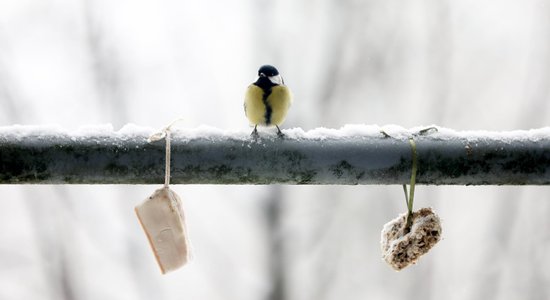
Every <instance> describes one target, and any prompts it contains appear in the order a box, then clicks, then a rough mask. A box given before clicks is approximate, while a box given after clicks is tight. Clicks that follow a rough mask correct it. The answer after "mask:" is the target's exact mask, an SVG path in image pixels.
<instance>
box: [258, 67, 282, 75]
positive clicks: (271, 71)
mask: <svg viewBox="0 0 550 300" xmlns="http://www.w3.org/2000/svg"><path fill="white" fill-rule="evenodd" d="M262 74H263V75H262ZM277 75H279V71H277V69H275V67H274V66H270V65H263V66H261V67H260V69H259V70H258V76H260V77H261V76H263V77H271V76H277Z"/></svg>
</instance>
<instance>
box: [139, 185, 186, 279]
mask: <svg viewBox="0 0 550 300" xmlns="http://www.w3.org/2000/svg"><path fill="white" fill-rule="evenodd" d="M135 211H136V214H137V217H138V219H139V222H140V223H141V226H142V227H143V230H144V231H145V234H146V235H147V239H148V240H149V244H150V245H151V248H152V249H153V253H154V254H155V257H156V259H157V262H158V264H159V267H160V270H161V272H162V274H166V273H167V272H170V271H173V270H176V269H178V268H180V267H181V266H183V265H185V264H186V263H187V261H188V260H189V242H188V240H187V232H186V227H185V216H184V214H183V210H182V206H181V200H180V197H179V196H178V195H177V194H176V193H175V192H174V191H172V190H171V189H170V188H168V187H163V188H161V189H158V190H156V191H155V192H154V193H153V195H151V196H150V197H149V198H147V199H146V200H145V201H144V202H143V203H141V204H140V205H138V206H136V208H135Z"/></svg>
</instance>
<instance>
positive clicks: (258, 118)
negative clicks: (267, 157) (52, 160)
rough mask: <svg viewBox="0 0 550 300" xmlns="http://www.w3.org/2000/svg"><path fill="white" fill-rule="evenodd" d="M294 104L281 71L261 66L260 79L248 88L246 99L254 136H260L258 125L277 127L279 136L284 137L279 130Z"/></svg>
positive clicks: (246, 113)
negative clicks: (291, 105)
mask: <svg viewBox="0 0 550 300" xmlns="http://www.w3.org/2000/svg"><path fill="white" fill-rule="evenodd" d="M291 103H292V93H291V92H290V89H289V88H288V87H287V86H286V85H285V84H284V80H283V77H282V76H281V75H280V74H279V71H278V70H277V69H276V68H275V67H274V66H270V65H264V66H261V67H260V69H259V70H258V79H257V80H256V81H255V82H254V83H252V84H251V85H250V86H248V89H247V90H246V94H245V97H244V113H245V115H246V117H247V118H248V120H249V121H250V124H251V125H253V126H254V130H253V131H252V134H251V135H252V136H254V137H257V136H258V125H260V126H266V127H270V126H275V127H277V135H279V136H280V137H283V133H282V132H281V129H280V128H279V125H281V124H282V123H283V122H284V120H285V117H286V114H287V112H288V108H289V107H290V104H291Z"/></svg>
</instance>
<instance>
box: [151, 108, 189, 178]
mask: <svg viewBox="0 0 550 300" xmlns="http://www.w3.org/2000/svg"><path fill="white" fill-rule="evenodd" d="M181 120H182V119H177V120H175V121H174V122H172V123H170V125H168V126H166V127H165V128H164V129H162V130H161V131H159V132H156V133H154V134H152V135H151V136H150V137H149V138H148V139H147V141H148V142H149V143H152V142H156V141H160V140H162V139H165V141H166V156H165V166H164V187H168V186H169V185H170V154H171V151H170V140H171V137H172V136H171V133H172V132H171V131H170V129H171V128H172V125H174V124H175V123H176V122H179V121H181Z"/></svg>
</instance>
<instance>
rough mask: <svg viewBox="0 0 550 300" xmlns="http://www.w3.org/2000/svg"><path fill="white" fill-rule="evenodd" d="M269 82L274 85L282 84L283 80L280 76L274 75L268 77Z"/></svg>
mask: <svg viewBox="0 0 550 300" xmlns="http://www.w3.org/2000/svg"><path fill="white" fill-rule="evenodd" d="M268 78H269V81H271V82H272V83H274V84H283V78H282V77H281V75H275V76H269V77H268Z"/></svg>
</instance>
